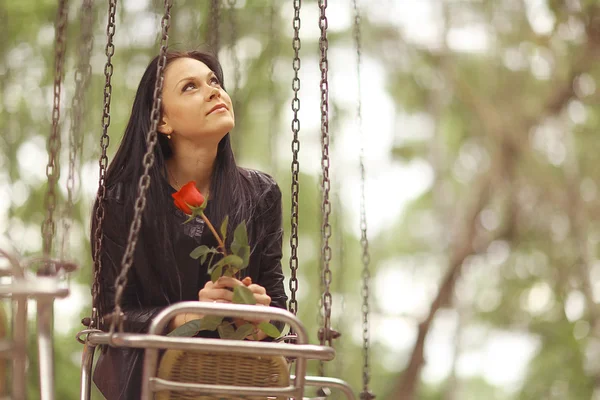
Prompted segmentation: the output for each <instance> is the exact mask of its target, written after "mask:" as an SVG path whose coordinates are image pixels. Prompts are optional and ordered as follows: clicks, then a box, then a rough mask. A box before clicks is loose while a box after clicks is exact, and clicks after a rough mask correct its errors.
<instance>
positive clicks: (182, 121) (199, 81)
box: [159, 58, 235, 143]
mask: <svg viewBox="0 0 600 400" xmlns="http://www.w3.org/2000/svg"><path fill="white" fill-rule="evenodd" d="M162 98H163V110H162V111H163V112H162V120H161V123H160V126H159V132H161V133H163V134H170V135H171V137H172V140H174V141H180V140H187V141H192V142H197V141H198V140H199V139H200V140H201V141H202V142H204V143H206V142H207V141H213V140H214V141H215V142H216V143H218V142H219V141H220V140H221V139H222V138H223V136H225V135H226V134H227V133H228V132H229V131H231V129H233V127H234V126H235V117H234V114H233V106H232V103H231V98H230V97H229V95H228V94H227V93H226V92H225V90H223V88H221V83H220V82H219V80H218V78H217V76H216V75H215V74H214V72H213V71H212V70H211V69H210V68H208V66H207V65H206V64H204V63H203V62H201V61H198V60H196V59H193V58H178V59H176V60H175V61H173V62H172V63H170V64H169V65H168V66H167V68H166V70H165V80H164V83H163V97H162Z"/></svg>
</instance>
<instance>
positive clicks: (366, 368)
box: [352, 0, 375, 400]
mask: <svg viewBox="0 0 600 400" xmlns="http://www.w3.org/2000/svg"><path fill="white" fill-rule="evenodd" d="M352 3H353V6H354V29H353V31H354V32H353V33H354V45H355V47H356V82H357V89H358V101H357V105H356V116H357V119H358V128H359V134H360V155H359V166H360V244H361V248H362V257H361V261H362V266H363V269H362V290H361V292H362V300H363V301H362V328H363V331H362V336H363V349H362V351H363V366H362V370H363V371H362V381H363V391H362V392H361V394H360V399H361V400H372V399H374V398H375V395H374V394H373V393H371V391H370V390H369V383H370V381H371V366H370V364H369V351H370V336H369V283H370V280H371V273H370V271H369V264H370V263H371V256H370V253H369V239H368V235H367V207H366V200H365V192H366V190H365V180H366V176H365V175H366V173H365V160H364V158H365V155H364V154H365V149H364V134H363V129H362V122H363V120H362V96H361V92H362V89H361V85H360V76H361V63H362V47H361V46H362V45H361V31H360V22H361V16H360V10H359V8H358V6H357V4H356V0H353V2H352Z"/></svg>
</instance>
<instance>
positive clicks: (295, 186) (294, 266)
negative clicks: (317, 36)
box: [288, 0, 302, 315]
mask: <svg viewBox="0 0 600 400" xmlns="http://www.w3.org/2000/svg"><path fill="white" fill-rule="evenodd" d="M301 3H302V2H301V0H294V20H293V22H292V25H293V27H294V39H293V40H292V47H293V49H294V61H293V62H292V66H293V68H294V79H293V80H292V89H293V90H294V98H293V99H292V111H293V112H294V118H293V119H292V133H293V135H294V138H293V139H292V153H293V158H292V213H291V223H292V229H291V234H290V270H291V271H292V274H291V277H290V301H289V303H288V309H289V311H290V312H291V313H292V314H294V315H296V313H297V312H298V301H297V300H296V292H297V291H298V277H297V272H298V204H299V203H298V193H299V191H300V183H299V179H298V175H299V172H300V162H299V161H298V153H299V151H300V140H299V139H298V133H299V132H300V119H298V111H299V110H300V98H299V97H298V93H299V92H300V77H299V71H300V45H301V42H300V6H301Z"/></svg>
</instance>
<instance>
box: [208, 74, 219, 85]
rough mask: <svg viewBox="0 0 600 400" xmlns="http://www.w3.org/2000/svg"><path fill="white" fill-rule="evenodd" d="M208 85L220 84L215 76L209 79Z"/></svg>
mask: <svg viewBox="0 0 600 400" xmlns="http://www.w3.org/2000/svg"><path fill="white" fill-rule="evenodd" d="M210 83H212V84H214V85H220V84H221V82H219V78H217V77H216V76H213V77H212V78H210Z"/></svg>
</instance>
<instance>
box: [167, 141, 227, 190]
mask: <svg viewBox="0 0 600 400" xmlns="http://www.w3.org/2000/svg"><path fill="white" fill-rule="evenodd" d="M181 147H182V146H179V148H178V149H176V151H174V153H173V156H172V157H171V158H170V159H168V160H167V170H168V173H169V176H168V178H169V182H170V183H171V186H173V187H174V188H176V189H177V190H179V189H181V186H183V185H185V184H186V183H188V182H189V181H195V182H196V187H197V188H198V189H199V190H200V192H201V193H203V194H205V195H207V194H208V191H209V190H210V179H211V176H212V172H213V168H214V164H215V159H216V158H217V148H216V147H214V148H203V147H196V148H189V147H188V148H187V149H184V148H181ZM174 150H175V149H174Z"/></svg>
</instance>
